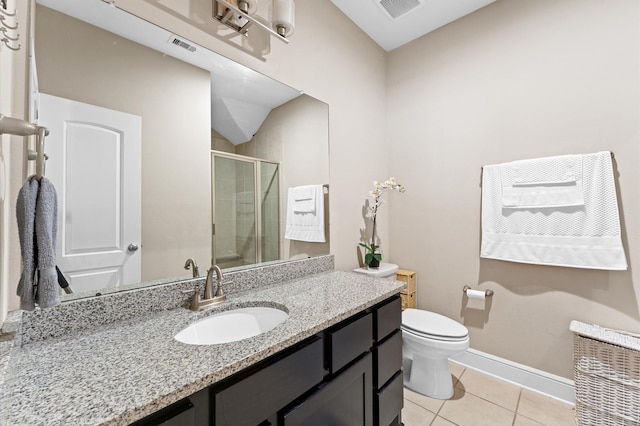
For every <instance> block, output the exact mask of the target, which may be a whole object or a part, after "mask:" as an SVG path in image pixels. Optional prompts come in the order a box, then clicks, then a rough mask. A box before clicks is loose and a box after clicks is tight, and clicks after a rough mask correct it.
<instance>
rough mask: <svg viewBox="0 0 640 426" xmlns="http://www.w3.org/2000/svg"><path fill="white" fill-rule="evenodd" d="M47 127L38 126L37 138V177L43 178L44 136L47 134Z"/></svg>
mask: <svg viewBox="0 0 640 426" xmlns="http://www.w3.org/2000/svg"><path fill="white" fill-rule="evenodd" d="M47 133H48V130H47V128H46V127H40V128H38V136H37V139H36V179H38V180H40V179H42V176H44V166H45V163H44V137H45V136H46V135H47Z"/></svg>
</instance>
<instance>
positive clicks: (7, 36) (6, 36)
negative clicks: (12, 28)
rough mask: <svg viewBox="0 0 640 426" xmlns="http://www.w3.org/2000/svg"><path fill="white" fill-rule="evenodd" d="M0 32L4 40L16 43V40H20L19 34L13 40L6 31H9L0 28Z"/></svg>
mask: <svg viewBox="0 0 640 426" xmlns="http://www.w3.org/2000/svg"><path fill="white" fill-rule="evenodd" d="M0 31H2V34H4V37H3V38H6V39H8V40H10V41H18V39H19V38H20V34H18V35H16V37H15V38H13V37H11V36H10V35H9V34H8V33H7V31H9V30H7V29H6V28H5V27H0Z"/></svg>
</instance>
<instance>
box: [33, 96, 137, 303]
mask: <svg viewBox="0 0 640 426" xmlns="http://www.w3.org/2000/svg"><path fill="white" fill-rule="evenodd" d="M39 100H40V102H39V124H40V125H42V126H45V127H47V128H48V129H49V132H50V133H49V136H48V137H47V138H46V145H45V152H46V153H47V155H48V157H49V159H48V160H47V164H46V171H45V176H46V177H47V178H48V179H50V180H51V182H52V183H53V184H54V185H55V187H56V191H57V193H58V238H57V240H58V241H57V247H56V251H57V263H58V267H59V268H60V269H61V270H62V271H63V272H64V273H65V275H66V276H67V277H68V278H69V284H70V286H71V289H72V290H73V291H74V292H75V293H79V292H87V291H95V290H98V289H104V288H111V287H116V286H120V285H123V284H124V283H135V282H139V281H140V278H141V277H140V275H141V255H142V253H141V247H140V246H141V241H140V239H141V198H140V196H141V190H140V188H141V170H140V169H141V167H140V164H141V144H142V130H141V129H142V119H141V117H139V116H135V115H131V114H127V113H123V112H120V111H114V110H110V109H106V108H102V107H98V106H94V105H89V104H84V103H81V102H76V101H72V100H69V99H64V98H60V97H56V96H51V95H46V94H43V93H41V94H40V99H39Z"/></svg>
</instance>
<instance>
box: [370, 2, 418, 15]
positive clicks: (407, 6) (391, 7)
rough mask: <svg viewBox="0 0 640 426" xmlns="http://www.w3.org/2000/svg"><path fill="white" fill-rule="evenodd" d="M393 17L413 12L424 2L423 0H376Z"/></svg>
mask: <svg viewBox="0 0 640 426" xmlns="http://www.w3.org/2000/svg"><path fill="white" fill-rule="evenodd" d="M376 2H377V3H378V4H379V5H380V6H381V7H382V9H384V11H385V12H387V13H388V14H389V16H391V17H392V18H393V19H397V18H399V17H400V16H402V15H404V14H406V13H409V12H411V11H412V10H413V9H415V8H416V7H418V6H420V5H421V4H422V0H376Z"/></svg>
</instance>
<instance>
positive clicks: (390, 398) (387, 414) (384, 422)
mask: <svg viewBox="0 0 640 426" xmlns="http://www.w3.org/2000/svg"><path fill="white" fill-rule="evenodd" d="M402 392H403V387H402V372H401V371H400V372H398V374H397V375H396V376H395V377H394V378H393V379H392V380H391V382H389V384H388V385H387V386H385V387H384V389H382V390H381V391H379V392H378V394H377V398H378V403H377V410H376V417H377V422H376V425H378V426H389V425H390V424H391V422H392V421H393V420H394V419H395V418H396V417H398V416H399V415H400V412H401V411H402V406H403V404H404V400H403V396H402Z"/></svg>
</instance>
